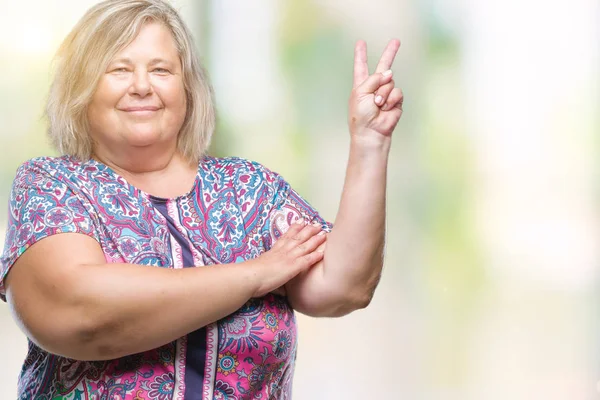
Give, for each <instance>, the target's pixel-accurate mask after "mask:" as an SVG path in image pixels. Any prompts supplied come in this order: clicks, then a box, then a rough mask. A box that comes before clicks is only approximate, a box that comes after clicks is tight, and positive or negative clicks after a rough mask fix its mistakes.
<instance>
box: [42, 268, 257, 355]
mask: <svg viewBox="0 0 600 400" xmlns="http://www.w3.org/2000/svg"><path fill="white" fill-rule="evenodd" d="M244 267H245V266H244V265H243V263H241V264H227V265H217V266H210V267H199V268H185V269H178V270H173V269H165V268H158V267H150V266H140V265H132V264H104V265H81V266H78V268H79V273H78V274H77V278H76V279H74V280H71V281H69V282H66V283H67V284H69V285H72V286H71V287H72V288H73V289H72V290H69V297H68V298H65V299H63V300H62V304H61V307H60V308H59V309H58V310H56V311H52V310H48V312H49V314H48V315H55V316H56V318H59V319H60V320H62V321H54V323H56V324H58V323H62V326H63V327H64V329H63V331H62V332H60V333H62V334H58V335H56V337H55V338H54V340H53V339H52V338H47V337H46V338H45V339H44V342H45V343H44V344H46V347H49V349H48V350H50V351H52V352H56V353H58V354H62V355H66V356H68V357H70V358H75V359H82V360H99V359H112V358H117V357H121V356H125V355H128V354H133V353H139V352H142V351H146V350H150V349H153V348H156V347H159V346H162V345H164V344H166V343H169V342H171V341H173V340H176V339H178V338H180V337H182V336H184V335H186V334H188V333H189V332H191V331H194V330H196V329H199V328H201V327H203V326H206V325H207V324H210V323H211V322H214V321H216V320H218V319H220V318H223V317H225V316H227V315H229V314H231V313H233V312H234V311H235V310H237V309H239V308H240V307H241V306H242V305H243V304H244V303H245V302H246V301H248V300H249V299H250V297H251V296H252V294H253V291H254V290H255V288H254V286H256V285H255V278H254V277H253V276H252V275H251V273H250V272H249V270H248V269H245V268H244Z"/></svg>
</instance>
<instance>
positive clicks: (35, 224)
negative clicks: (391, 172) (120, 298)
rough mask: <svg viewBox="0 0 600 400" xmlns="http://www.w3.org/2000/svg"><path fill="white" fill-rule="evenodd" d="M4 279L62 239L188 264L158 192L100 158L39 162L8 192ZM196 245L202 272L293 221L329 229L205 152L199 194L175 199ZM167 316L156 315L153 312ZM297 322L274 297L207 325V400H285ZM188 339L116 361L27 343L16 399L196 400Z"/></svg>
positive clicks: (267, 177) (260, 247) (286, 190)
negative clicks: (73, 237)
mask: <svg viewBox="0 0 600 400" xmlns="http://www.w3.org/2000/svg"><path fill="white" fill-rule="evenodd" d="M9 204H10V207H9V221H8V229H7V232H6V243H5V247H4V252H3V254H2V257H1V258H0V298H1V299H2V300H6V299H5V288H4V278H5V276H6V274H7V273H8V272H9V270H10V268H11V267H12V265H13V264H14V262H15V261H16V260H17V258H18V257H19V256H20V255H21V254H23V252H25V251H26V250H27V249H28V248H29V247H30V246H31V245H33V244H34V243H36V242H37V241H39V240H41V239H43V238H45V237H47V236H51V235H54V234H59V233H63V232H76V233H80V234H84V235H88V236H90V237H92V238H94V239H95V240H96V241H97V242H98V243H99V244H100V245H101V247H102V249H103V251H104V254H105V258H106V261H107V262H108V263H124V262H126V263H135V264H141V265H152V266H158V267H162V268H179V267H181V254H180V253H177V252H176V251H173V246H172V243H171V240H170V233H169V229H168V227H167V222H166V219H165V217H164V216H163V215H162V214H161V213H160V212H158V211H157V209H155V208H154V206H153V204H152V202H151V199H150V196H149V195H148V194H146V193H144V192H142V191H141V190H139V189H137V188H135V187H133V186H131V185H129V184H128V183H127V182H126V181H125V180H124V179H123V178H122V177H120V176H119V175H117V174H116V173H115V172H114V171H112V170H111V169H110V168H108V167H107V166H105V165H104V164H101V163H99V162H97V161H95V160H89V161H85V162H82V161H78V160H76V159H74V158H71V157H67V156H64V157H58V158H51V157H42V158H37V159H33V160H30V161H28V162H26V163H25V164H23V165H22V166H21V167H20V168H19V170H18V171H17V176H16V178H15V181H14V184H13V188H12V191H11V197H10V203H9ZM167 208H168V209H169V215H170V216H173V217H175V218H174V220H175V221H176V224H177V229H178V230H179V231H180V232H183V233H184V234H185V237H186V238H189V245H190V248H191V252H192V256H193V260H194V266H196V267H202V266H203V265H213V264H221V263H233V262H242V261H244V260H249V259H252V258H256V257H258V256H259V255H260V254H261V253H263V252H264V251H267V250H269V249H270V248H271V245H272V244H273V242H274V241H276V240H277V239H278V238H279V237H280V236H281V235H282V234H283V233H284V232H285V230H286V229H287V228H288V227H289V225H290V224H291V223H293V221H294V220H295V219H298V218H300V217H302V218H304V219H305V220H307V221H319V222H320V223H321V224H322V226H323V227H324V228H326V229H330V228H331V225H330V224H328V223H326V222H325V221H324V220H323V219H322V218H321V217H320V216H319V215H318V213H317V212H316V211H315V210H314V209H313V208H312V207H311V206H310V205H309V204H308V203H306V201H304V200H303V199H302V198H301V197H300V196H299V195H298V194H297V193H296V192H295V191H294V190H293V189H292V188H291V187H290V185H289V184H288V183H287V182H286V181H284V180H283V179H282V178H281V177H280V176H279V175H277V174H275V173H273V172H271V171H269V170H268V169H266V168H265V167H263V166H262V165H260V164H258V163H255V162H251V161H247V160H244V159H240V158H224V159H219V158H213V157H205V158H204V159H202V160H201V161H200V163H199V165H198V174H197V179H196V183H195V186H194V188H193V190H192V191H191V192H190V193H189V194H188V195H186V196H181V197H179V198H176V199H168V202H167ZM157 311H159V310H157ZM296 334H297V333H296V321H295V317H294V313H293V310H292V309H291V308H290V306H289V304H288V303H287V301H286V299H285V298H284V297H281V296H277V295H274V294H269V295H268V296H265V297H264V298H261V299H251V300H250V301H248V302H247V303H246V304H245V305H244V306H242V307H241V308H240V309H239V310H238V311H236V312H234V313H233V314H231V315H229V316H227V317H225V318H223V319H222V320H220V321H217V322H216V323H215V324H211V325H209V326H208V327H207V339H206V342H207V343H206V362H205V365H206V367H205V368H206V370H205V371H204V379H205V381H204V388H203V395H202V396H201V397H202V399H203V400H209V399H228V400H242V399H265V400H266V399H286V398H289V397H290V395H291V382H292V375H293V370H294V361H295V358H296V347H297V340H296ZM186 346H187V340H186V337H183V338H181V339H179V340H177V341H175V342H172V343H168V344H166V345H164V346H162V347H160V348H158V349H153V350H150V351H147V352H144V353H141V354H135V355H131V356H127V357H122V358H120V359H117V360H110V361H96V362H91V361H77V360H71V359H67V358H64V357H60V356H57V355H53V354H50V353H47V352H46V351H44V350H43V349H41V348H39V347H38V346H36V345H35V344H34V343H33V342H31V341H30V342H29V348H28V354H27V357H26V359H25V362H24V364H23V368H22V370H21V374H20V377H19V382H18V397H19V399H45V400H51V399H56V398H61V399H72V400H75V399H77V400H83V399H107V400H108V399H110V400H113V399H156V400H171V399H182V400H190V399H192V397H190V395H187V396H186V394H185V379H184V378H185V363H186V359H185V357H186V352H185V349H186Z"/></svg>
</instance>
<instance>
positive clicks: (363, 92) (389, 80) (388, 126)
mask: <svg viewBox="0 0 600 400" xmlns="http://www.w3.org/2000/svg"><path fill="white" fill-rule="evenodd" d="M399 48H400V41H398V40H397V39H393V40H391V41H390V42H389V43H388V45H387V47H386V48H385V50H384V52H383V55H382V56H381V59H380V60H379V63H378V64H377V68H376V70H375V73H374V74H373V75H369V66H368V65H367V45H366V43H365V42H364V41H362V40H360V41H358V42H357V43H356V47H355V49H354V82H353V87H352V93H351V95H350V101H349V112H348V124H349V126H350V134H351V135H352V139H359V140H367V141H372V140H375V141H386V140H389V139H390V138H391V135H392V132H393V131H394V128H395V127H396V124H397V123H398V121H399V120H400V117H401V116H402V102H403V100H404V96H403V94H402V90H401V89H400V88H397V87H395V86H394V85H395V82H394V79H393V74H392V70H391V69H390V68H391V67H392V63H393V62H394V58H395V57H396V53H397V52H398V49H399Z"/></svg>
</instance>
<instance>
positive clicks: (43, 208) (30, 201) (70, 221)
mask: <svg viewBox="0 0 600 400" xmlns="http://www.w3.org/2000/svg"><path fill="white" fill-rule="evenodd" d="M67 232H74V233H83V234H86V235H88V236H91V237H93V238H94V239H96V240H97V241H98V242H99V241H100V240H99V237H98V235H97V232H96V229H95V228H94V224H93V223H92V219H91V217H90V215H89V213H88V211H87V210H86V209H85V207H84V206H83V204H82V202H81V200H80V199H79V198H78V197H77V196H76V195H75V194H74V193H73V191H72V190H71V189H70V188H69V187H67V185H66V184H65V183H63V182H61V181H60V180H58V179H57V178H55V177H53V176H51V175H50V174H49V173H48V172H47V171H45V170H44V169H43V168H40V167H39V165H36V164H35V163H33V162H29V163H26V164H24V165H23V166H21V167H20V168H19V170H18V171H17V176H16V178H15V180H14V183H13V186H12V190H11V193H10V199H9V204H8V228H7V230H6V238H5V243H4V251H3V253H2V256H1V258H0V298H1V299H2V300H3V301H6V297H5V296H6V291H5V287H4V278H5V277H6V275H7V274H8V272H9V270H10V268H11V267H12V266H13V264H14V263H15V261H16V260H17V259H18V258H19V257H20V256H21V255H22V254H23V253H24V252H25V251H26V250H27V249H28V248H29V247H30V246H32V245H33V244H34V243H36V242H38V241H40V240H41V239H43V238H45V237H48V236H51V235H56V234H59V233H67Z"/></svg>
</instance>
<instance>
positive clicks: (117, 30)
mask: <svg viewBox="0 0 600 400" xmlns="http://www.w3.org/2000/svg"><path fill="white" fill-rule="evenodd" d="M147 22H158V23H162V24H164V25H165V26H166V27H167V28H168V29H169V30H170V31H171V33H172V35H173V38H174V39H175V43H176V45H177V50H178V51H179V56H180V59H181V65H182V72H183V83H184V86H185V92H186V99H187V110H186V116H185V120H184V122H183V125H182V127H181V130H180V132H179V136H178V143H177V147H178V150H179V151H180V152H181V153H182V155H183V156H184V157H185V158H186V159H188V160H190V161H198V160H199V159H200V158H201V157H202V156H203V155H204V154H205V152H206V150H207V149H208V146H209V144H210V139H211V136H212V133H213V131H214V128H215V110H214V104H213V92H212V87H211V85H210V83H209V82H208V77H207V75H206V72H205V71H204V69H203V68H202V66H201V65H200V62H199V60H198V56H197V54H196V50H195V47H194V43H193V38H192V35H191V33H190V31H189V29H188V28H187V27H186V25H185V23H184V22H183V20H182V19H181V17H180V16H179V14H178V13H177V11H176V10H175V9H174V8H173V7H172V6H171V5H169V4H168V3H166V2H164V1H162V0H106V1H103V2H101V3H99V4H97V5H96V6H94V7H92V8H91V9H90V10H88V12H87V13H86V14H85V15H84V16H83V17H82V18H81V20H79V22H78V23H77V25H75V27H74V28H73V30H72V31H71V33H69V35H68V36H67V37H66V38H65V40H64V42H63V43H62V45H61V46H60V48H59V50H58V53H57V57H56V69H55V76H54V80H53V82H52V85H51V87H50V93H49V95H48V101H47V105H46V116H47V117H48V122H49V127H48V134H49V135H50V139H51V142H52V144H53V145H54V147H55V148H56V149H57V150H58V151H59V152H60V153H61V154H63V155H71V156H74V157H77V158H79V159H82V160H87V159H89V158H90V157H91V155H92V139H91V137H90V135H89V124H88V120H87V108H88V105H89V104H90V102H91V99H92V97H93V95H94V92H95V91H96V87H97V85H98V82H99V80H100V77H101V76H102V74H103V73H104V72H105V70H106V68H107V66H108V64H109V62H110V60H111V59H112V58H113V57H114V56H115V55H116V53H118V52H119V51H120V50H121V49H123V48H124V47H126V46H127V45H128V44H129V43H131V42H132V41H133V40H134V39H135V37H136V36H137V34H138V33H139V31H140V29H141V27H142V26H143V25H144V24H145V23H147Z"/></svg>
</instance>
